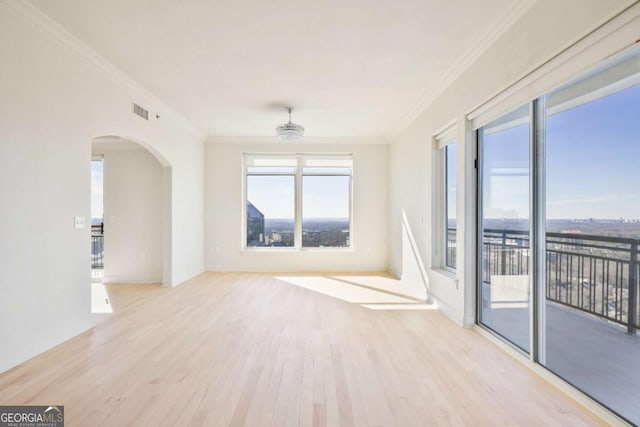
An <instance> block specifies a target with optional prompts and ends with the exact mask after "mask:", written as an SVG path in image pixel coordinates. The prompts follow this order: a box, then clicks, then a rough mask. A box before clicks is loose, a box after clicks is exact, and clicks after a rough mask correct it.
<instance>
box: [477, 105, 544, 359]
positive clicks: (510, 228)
mask: <svg viewBox="0 0 640 427" xmlns="http://www.w3.org/2000/svg"><path fill="white" fill-rule="evenodd" d="M529 117H530V111H529V106H528V105H525V106H523V107H521V108H519V109H517V110H515V111H513V112H511V113H509V114H507V115H505V116H503V117H501V118H499V119H498V120H495V121H493V122H491V123H489V124H488V125H487V126H484V127H483V128H482V129H480V130H479V131H478V150H479V158H480V183H481V189H482V190H481V193H480V194H479V201H480V224H479V226H480V227H479V228H480V229H481V234H480V239H481V242H482V244H481V245H480V247H479V249H480V257H479V264H480V272H479V276H480V277H481V286H480V289H479V291H480V300H479V321H480V322H481V323H482V324H483V325H485V326H487V327H488V328H490V329H492V330H493V331H495V332H497V333H498V334H500V335H501V336H502V337H504V338H506V339H508V340H509V341H511V342H512V343H514V344H515V345H517V346H518V347H520V348H521V349H523V350H524V351H527V352H528V351H529V341H530V339H529V338H530V334H529V329H530V328H529V294H530V292H529V291H530V289H529V288H530V287H529V228H530V227H529V208H530V206H529V163H530V161H529V160H530V157H529V135H530V133H531V131H530V123H529V121H530V120H529Z"/></svg>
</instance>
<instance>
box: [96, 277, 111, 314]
mask: <svg viewBox="0 0 640 427" xmlns="http://www.w3.org/2000/svg"><path fill="white" fill-rule="evenodd" d="M91 312H92V313H113V309H112V308H111V303H110V302H109V296H108V295H107V289H106V288H105V287H104V284H102V283H101V282H92V283H91Z"/></svg>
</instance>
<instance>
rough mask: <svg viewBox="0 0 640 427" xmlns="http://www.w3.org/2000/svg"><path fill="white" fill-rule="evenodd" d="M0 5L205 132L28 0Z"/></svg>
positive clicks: (3, 0) (191, 128)
mask: <svg viewBox="0 0 640 427" xmlns="http://www.w3.org/2000/svg"><path fill="white" fill-rule="evenodd" d="M0 5H4V6H6V7H8V8H9V9H11V10H13V11H14V12H16V13H18V14H20V15H22V16H24V17H25V18H27V19H28V20H29V21H30V22H31V23H32V24H34V25H35V26H36V27H38V28H40V29H41V30H43V31H45V32H47V33H49V34H50V35H51V36H53V37H54V38H55V39H56V40H58V41H59V42H60V43H62V44H63V45H65V46H67V47H69V48H71V49H73V50H74V51H75V52H77V53H78V54H80V55H81V56H83V57H84V58H86V59H88V60H89V61H91V62H92V63H93V64H94V65H96V66H98V68H100V69H101V70H102V71H103V72H104V73H105V74H106V75H107V76H108V77H109V79H110V80H111V81H113V82H114V83H116V84H120V85H123V86H125V87H127V88H129V89H131V90H133V91H135V92H138V93H140V94H141V95H142V96H144V97H145V98H147V100H149V101H150V102H151V103H152V104H153V106H154V107H155V109H156V110H158V112H159V113H161V114H162V115H168V116H171V117H172V118H174V119H175V120H176V121H177V122H178V123H179V124H180V125H181V126H182V127H184V128H185V129H186V130H188V131H189V132H191V133H192V134H193V135H194V136H197V137H199V138H201V139H204V138H205V136H206V135H205V133H204V132H203V131H202V130H201V129H199V128H198V127H197V126H195V125H194V124H193V123H191V122H190V121H189V120H187V119H186V118H185V117H184V116H182V115H181V114H180V113H178V112H177V111H175V110H174V109H173V108H171V107H170V106H168V105H167V104H165V103H164V102H163V101H162V100H160V99H159V98H158V97H157V96H156V95H154V94H153V93H151V92H150V91H149V90H148V89H146V88H145V87H144V86H142V85H141V84H140V83H138V82H137V81H135V80H134V79H133V78H131V77H130V76H129V75H128V74H126V73H125V72H123V71H122V70H120V69H119V68H118V67H116V66H115V65H113V64H112V63H111V62H109V61H108V60H107V59H106V58H104V57H103V56H101V55H100V54H98V53H97V52H96V51H95V50H93V49H92V48H90V47H89V46H88V45H86V44H85V43H83V42H82V41H81V40H80V39H78V38H77V37H76V36H74V35H73V34H71V33H70V32H69V31H67V30H66V29H64V27H62V26H61V25H60V24H58V23H57V22H56V21H54V20H53V19H51V18H50V17H49V16H47V15H46V14H45V13H44V12H42V11H41V10H40V9H38V8H37V7H36V6H34V5H33V4H31V2H29V1H28V0H0Z"/></svg>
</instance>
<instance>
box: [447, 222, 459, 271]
mask: <svg viewBox="0 0 640 427" xmlns="http://www.w3.org/2000/svg"><path fill="white" fill-rule="evenodd" d="M456 231H457V230H456V229H455V228H451V227H449V228H447V242H446V246H447V247H446V251H447V252H446V254H445V257H446V258H445V264H446V266H447V267H451V268H456V265H457V256H456V254H457V253H458V251H457V250H456V249H457V244H456V239H457V234H456Z"/></svg>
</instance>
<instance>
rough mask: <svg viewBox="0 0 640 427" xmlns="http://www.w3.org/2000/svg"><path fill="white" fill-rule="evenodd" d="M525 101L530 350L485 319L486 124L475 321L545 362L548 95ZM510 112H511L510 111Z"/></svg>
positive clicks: (478, 144) (479, 160) (478, 146)
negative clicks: (527, 140)
mask: <svg viewBox="0 0 640 427" xmlns="http://www.w3.org/2000/svg"><path fill="white" fill-rule="evenodd" d="M525 105H528V106H529V253H530V256H529V264H528V271H529V299H528V307H529V349H530V351H528V352H527V351H526V350H524V349H523V348H521V347H520V346H518V345H517V344H515V343H513V342H512V341H511V340H509V339H508V338H506V337H505V336H503V335H502V334H500V333H499V332H498V331H496V330H494V329H493V328H491V327H490V326H488V325H486V324H483V323H482V322H481V313H482V277H483V246H482V244H483V239H484V225H483V214H482V213H483V200H482V190H483V173H482V172H483V169H482V168H483V156H482V154H483V150H482V145H483V142H484V141H483V134H482V132H481V129H482V128H483V127H484V126H480V127H478V128H475V129H473V135H474V138H475V141H474V142H475V144H474V146H475V150H476V159H475V183H476V189H475V190H476V194H475V196H476V208H475V226H476V241H475V251H476V257H475V258H476V280H475V286H474V288H475V299H476V301H475V303H476V304H475V307H476V310H475V311H476V313H475V324H476V325H477V326H479V327H480V328H482V329H483V330H487V331H489V332H490V333H491V334H492V335H494V336H495V337H497V338H498V339H500V340H501V341H504V342H505V343H507V344H508V345H509V346H510V347H511V348H513V349H515V350H516V351H518V352H519V353H521V354H522V355H524V356H525V357H527V358H528V359H529V360H531V361H532V362H534V363H538V364H541V365H542V366H544V365H543V363H544V355H545V350H544V345H545V341H544V330H545V327H544V325H545V324H544V322H545V298H546V286H545V279H546V274H545V268H546V266H545V262H544V261H545V256H546V255H545V251H546V248H545V245H546V229H545V208H546V204H545V102H544V96H542V97H540V98H536V99H534V100H532V101H530V102H528V103H526V104H525ZM507 113H508V112H507Z"/></svg>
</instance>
